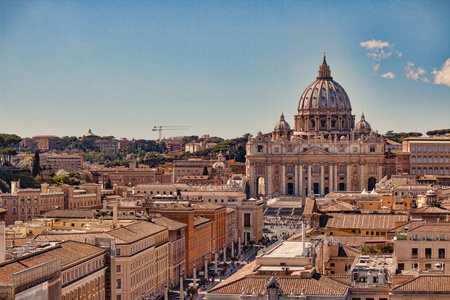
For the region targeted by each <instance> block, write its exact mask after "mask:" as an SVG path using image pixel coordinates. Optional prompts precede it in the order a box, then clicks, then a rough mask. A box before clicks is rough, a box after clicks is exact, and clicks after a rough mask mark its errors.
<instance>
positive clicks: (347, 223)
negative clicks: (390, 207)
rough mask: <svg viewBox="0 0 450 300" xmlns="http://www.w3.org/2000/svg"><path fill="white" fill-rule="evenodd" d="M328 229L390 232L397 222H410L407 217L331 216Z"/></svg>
mask: <svg viewBox="0 0 450 300" xmlns="http://www.w3.org/2000/svg"><path fill="white" fill-rule="evenodd" d="M328 216H329V218H328V221H327V224H326V226H325V227H326V228H339V229H374V230H389V229H392V228H394V227H395V225H396V224H395V223H396V222H408V216H407V215H390V214H329V215H328Z"/></svg>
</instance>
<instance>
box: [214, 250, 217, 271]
mask: <svg viewBox="0 0 450 300" xmlns="http://www.w3.org/2000/svg"><path fill="white" fill-rule="evenodd" d="M214 272H215V273H217V250H214Z"/></svg>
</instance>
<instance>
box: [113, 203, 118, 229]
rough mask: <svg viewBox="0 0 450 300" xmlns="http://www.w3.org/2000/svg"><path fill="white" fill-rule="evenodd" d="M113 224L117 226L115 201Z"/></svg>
mask: <svg viewBox="0 0 450 300" xmlns="http://www.w3.org/2000/svg"><path fill="white" fill-rule="evenodd" d="M113 226H114V228H117V203H116V204H115V205H114V206H113Z"/></svg>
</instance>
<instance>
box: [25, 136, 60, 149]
mask: <svg viewBox="0 0 450 300" xmlns="http://www.w3.org/2000/svg"><path fill="white" fill-rule="evenodd" d="M32 139H33V141H34V142H36V144H37V147H38V148H39V150H42V151H47V150H53V149H62V148H64V147H65V146H66V143H65V142H64V140H63V139H61V138H59V137H57V136H56V135H38V136H33V137H32Z"/></svg>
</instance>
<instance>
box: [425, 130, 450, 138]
mask: <svg viewBox="0 0 450 300" xmlns="http://www.w3.org/2000/svg"><path fill="white" fill-rule="evenodd" d="M447 133H450V129H436V130H430V131H427V135H428V136H436V135H444V134H447Z"/></svg>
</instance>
